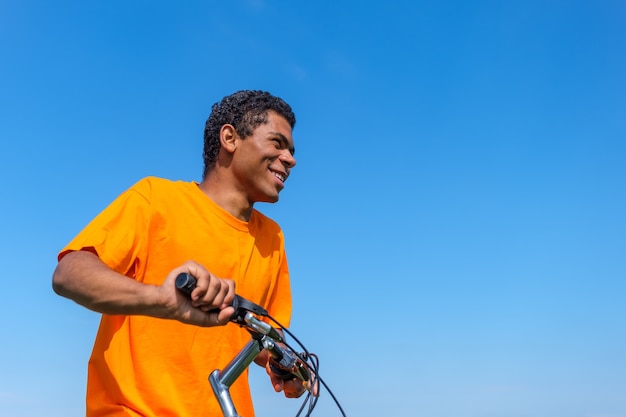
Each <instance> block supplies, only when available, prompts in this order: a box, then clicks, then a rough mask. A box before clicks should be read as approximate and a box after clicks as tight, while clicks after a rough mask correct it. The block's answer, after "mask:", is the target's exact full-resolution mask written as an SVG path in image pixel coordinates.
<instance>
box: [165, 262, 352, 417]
mask: <svg viewBox="0 0 626 417" xmlns="http://www.w3.org/2000/svg"><path fill="white" fill-rule="evenodd" d="M196 284H197V280H196V278H195V277H194V276H192V275H191V274H189V273H181V274H179V275H178V276H177V277H176V280H175V285H176V288H177V289H178V290H179V291H181V292H183V293H185V294H187V295H188V296H191V293H192V291H193V290H194V289H195V288H196ZM231 306H232V307H233V308H234V309H235V312H234V313H233V315H232V316H231V317H230V321H231V322H234V323H236V324H239V325H240V326H242V327H245V328H246V330H248V332H249V333H250V334H251V335H252V340H251V341H250V342H249V343H248V344H247V345H246V346H244V348H243V349H242V350H241V351H240V352H239V353H238V354H237V356H236V357H235V358H233V360H232V361H231V362H229V363H228V365H226V367H225V368H224V369H223V370H221V371H220V370H219V369H216V370H214V371H213V372H212V373H211V375H210V376H209V381H210V383H211V387H212V388H213V392H214V393H215V396H216V398H217V400H218V402H219V404H220V407H221V409H222V412H223V413H224V416H226V417H236V416H238V414H237V411H236V409H235V406H234V404H233V401H232V398H231V396H230V392H229V388H230V386H231V385H232V384H233V383H234V382H235V380H236V379H237V378H238V377H239V376H240V375H241V373H242V372H243V371H244V370H245V369H246V368H247V367H248V366H249V365H250V363H252V361H254V359H255V358H256V357H257V355H258V354H259V353H260V352H261V350H263V349H266V350H267V351H268V352H269V353H270V358H269V366H270V368H271V370H272V373H274V374H275V375H277V376H279V377H281V378H282V379H283V380H285V381H287V380H292V379H294V378H297V379H300V380H301V381H302V383H303V384H304V385H305V387H306V389H307V390H308V391H309V394H308V395H307V399H306V400H305V403H306V401H308V400H309V398H310V404H309V413H308V414H307V416H309V415H310V413H311V411H313V408H314V406H315V402H316V401H317V397H318V395H319V393H318V391H317V389H318V383H319V382H321V383H322V384H323V385H324V386H325V387H326V388H328V387H327V386H326V384H325V383H324V381H323V380H322V379H321V378H319V374H318V368H317V367H318V365H317V356H316V355H314V354H309V352H308V351H307V350H306V349H304V350H305V352H304V353H301V354H297V353H296V352H295V351H293V350H292V348H291V346H289V345H288V344H287V342H286V341H285V339H284V338H283V335H282V334H281V332H279V331H278V330H277V329H275V328H274V327H272V326H271V325H270V324H269V323H266V322H265V321H262V320H260V319H259V318H257V317H255V314H256V315H258V316H261V317H267V318H269V319H270V320H272V321H274V322H275V320H274V319H273V318H272V317H271V316H270V315H269V314H268V312H267V310H265V309H264V308H263V307H261V306H259V305H258V304H255V303H253V302H252V301H249V300H246V299H245V298H243V297H241V296H239V295H237V294H235V297H234V299H233V302H232V304H231ZM276 323H277V322H276ZM277 324H278V325H279V327H280V328H281V330H283V331H286V332H287V333H288V334H289V335H291V336H292V337H294V336H293V335H292V334H291V333H290V332H289V331H288V330H287V329H286V328H283V327H282V326H281V325H280V324H279V323H277ZM294 338H295V337H294ZM296 341H297V339H296ZM279 343H280V344H284V346H281V345H280V344H279ZM298 343H300V342H299V341H298ZM300 345H301V346H302V344H300ZM311 358H313V359H314V361H311ZM329 392H330V390H329ZM330 394H331V396H332V397H333V399H334V400H335V403H336V404H337V406H338V407H339V409H340V411H341V413H342V415H343V416H344V417H345V413H344V412H343V409H341V406H340V405H339V402H337V399H336V398H335V396H334V395H333V394H332V392H331V393H330ZM302 407H304V403H303V405H302ZM302 407H301V409H300V411H302ZM298 415H300V412H299V413H298Z"/></svg>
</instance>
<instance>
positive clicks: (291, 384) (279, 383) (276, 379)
mask: <svg viewBox="0 0 626 417" xmlns="http://www.w3.org/2000/svg"><path fill="white" fill-rule="evenodd" d="M265 371H266V372H267V374H268V375H269V376H270V380H271V381H272V386H273V387H274V391H276V392H281V391H283V392H284V393H285V397H287V398H299V397H301V396H302V394H304V392H305V391H306V390H307V386H306V382H304V381H302V380H301V379H299V378H293V379H290V380H287V381H285V380H283V378H282V377H281V376H278V375H276V374H275V373H274V372H272V369H271V368H270V364H269V361H268V362H267V364H266V365H265Z"/></svg>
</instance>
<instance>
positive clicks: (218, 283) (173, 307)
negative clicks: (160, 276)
mask: <svg viewBox="0 0 626 417" xmlns="http://www.w3.org/2000/svg"><path fill="white" fill-rule="evenodd" d="M183 272H186V273H189V274H191V275H192V276H193V277H194V278H196V280H197V282H196V288H194V290H193V291H192V292H191V297H189V296H187V295H186V294H183V293H181V292H180V291H178V290H177V289H176V285H175V282H176V277H177V276H178V275H179V274H181V273H183ZM234 298H235V282H234V281H233V280H230V279H224V278H219V277H216V276H215V275H213V274H211V273H210V272H209V271H208V270H207V269H206V268H205V267H203V266H202V265H200V264H199V263H197V262H194V261H187V262H185V263H184V264H183V265H181V266H179V267H178V268H175V269H173V270H172V271H171V272H170V273H169V274H168V276H167V278H166V279H165V281H164V282H163V284H162V285H161V286H160V287H159V299H160V300H161V301H160V303H161V304H162V305H163V307H164V308H165V314H164V315H163V317H164V318H170V319H175V320H179V321H181V322H183V323H188V324H194V325H197V326H204V327H211V326H221V325H224V324H226V323H228V320H229V319H230V317H231V316H232V315H233V314H234V313H235V310H234V309H233V308H232V307H231V306H230V305H231V304H232V302H233V299H234Z"/></svg>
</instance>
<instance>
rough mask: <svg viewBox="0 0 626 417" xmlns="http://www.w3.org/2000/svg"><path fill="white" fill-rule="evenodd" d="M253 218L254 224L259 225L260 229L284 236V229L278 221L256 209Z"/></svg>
mask: <svg viewBox="0 0 626 417" xmlns="http://www.w3.org/2000/svg"><path fill="white" fill-rule="evenodd" d="M252 216H253V217H254V222H256V223H257V224H258V226H259V228H261V229H264V230H267V231H271V232H274V233H276V234H279V235H281V236H282V229H281V228H280V225H279V224H278V223H277V222H276V221H274V220H273V219H271V218H269V217H268V216H266V215H265V214H263V213H261V212H260V211H258V210H256V209H254V211H253V212H252Z"/></svg>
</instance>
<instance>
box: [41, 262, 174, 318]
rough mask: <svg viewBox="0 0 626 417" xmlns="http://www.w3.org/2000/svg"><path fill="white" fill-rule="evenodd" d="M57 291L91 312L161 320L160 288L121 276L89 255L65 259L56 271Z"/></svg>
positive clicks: (54, 284) (55, 286) (55, 285)
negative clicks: (137, 315) (138, 315)
mask: <svg viewBox="0 0 626 417" xmlns="http://www.w3.org/2000/svg"><path fill="white" fill-rule="evenodd" d="M52 286H53V289H54V291H55V292H56V293H57V294H59V295H61V296H63V297H67V298H69V299H71V300H73V301H75V302H77V303H78V304H80V305H82V306H84V307H87V308H88V309H90V310H93V311H97V312H99V313H104V314H112V315H115V314H140V315H149V316H156V317H160V316H161V315H162V314H163V312H162V311H161V310H160V307H159V305H158V291H157V290H158V287H156V286H153V285H146V284H143V283H141V282H138V281H135V280H134V279H132V278H129V277H126V276H124V275H122V274H119V273H117V272H115V271H113V270H112V269H110V268H109V267H108V266H107V265H105V264H104V263H103V262H102V261H101V260H100V258H98V257H97V256H96V255H95V254H93V253H91V252H87V251H76V252H70V253H68V254H67V255H65V256H64V257H63V258H62V259H61V261H59V264H58V265H57V268H56V269H55V271H54V274H53V278H52Z"/></svg>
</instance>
